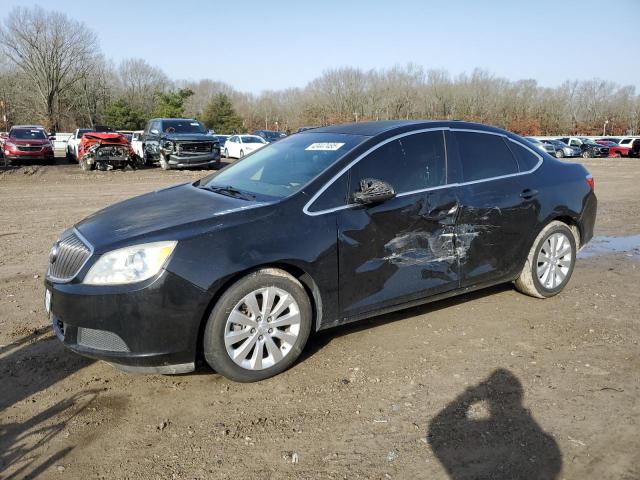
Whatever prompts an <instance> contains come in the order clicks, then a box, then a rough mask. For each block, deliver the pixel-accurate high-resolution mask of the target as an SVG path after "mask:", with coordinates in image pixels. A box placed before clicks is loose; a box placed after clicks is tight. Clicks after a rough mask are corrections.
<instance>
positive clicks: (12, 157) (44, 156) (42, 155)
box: [4, 152, 55, 162]
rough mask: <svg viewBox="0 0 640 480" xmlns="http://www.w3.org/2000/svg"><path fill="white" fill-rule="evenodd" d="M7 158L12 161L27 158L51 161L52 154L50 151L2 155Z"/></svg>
mask: <svg viewBox="0 0 640 480" xmlns="http://www.w3.org/2000/svg"><path fill="white" fill-rule="evenodd" d="M4 157H5V158H6V159H7V160H11V161H12V162H15V161H20V160H23V161H24V160H29V161H53V159H54V158H55V157H54V154H53V152H51V153H38V154H37V155H21V154H18V155H6V154H5V155H4Z"/></svg>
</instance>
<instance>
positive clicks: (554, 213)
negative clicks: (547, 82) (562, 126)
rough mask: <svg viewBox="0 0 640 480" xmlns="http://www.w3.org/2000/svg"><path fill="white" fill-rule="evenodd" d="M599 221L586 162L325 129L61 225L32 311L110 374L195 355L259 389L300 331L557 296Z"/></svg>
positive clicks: (525, 148) (376, 128)
mask: <svg viewBox="0 0 640 480" xmlns="http://www.w3.org/2000/svg"><path fill="white" fill-rule="evenodd" d="M596 208H597V200H596V196H595V193H594V180H593V177H592V176H591V175H590V174H589V172H588V171H587V170H586V169H585V167H584V166H583V165H581V164H577V163H565V162H561V161H559V160H557V159H555V158H554V157H552V156H550V155H548V154H547V153H545V152H542V151H540V150H537V149H534V148H533V147H532V146H531V145H530V144H529V143H528V142H527V141H526V140H524V139H522V138H521V137H519V136H517V135H515V134H513V133H510V132H507V131H504V130H501V129H498V128H495V127H489V126H486V125H482V124H475V123H466V122H458V121H384V122H371V123H357V124H345V125H336V126H329V127H322V128H317V129H314V130H309V131H308V132H302V133H298V134H296V135H291V136H290V137H287V138H284V139H282V140H279V141H278V142H275V143H272V144H269V145H268V146H266V147H264V148H262V149H260V150H258V151H256V152H254V153H252V154H251V155H247V156H246V157H245V158H244V159H242V160H240V161H238V162H234V163H232V164H230V165H229V166H227V167H226V168H224V169H222V170H220V171H219V172H215V173H214V174H211V175H209V176H206V177H204V178H202V179H199V180H197V181H195V182H189V183H183V184H180V185H175V186H172V187H168V188H165V189H164V190H159V191H154V192H151V193H147V194H146V195H142V196H139V197H135V198H132V199H129V200H126V201H124V202H121V203H118V204H115V205H112V206H110V207H107V208H106V209H104V210H102V211H100V212H98V213H95V214H93V215H91V216H89V217H87V218H85V219H84V220H82V221H81V222H79V223H78V224H76V225H75V226H74V227H72V228H70V229H68V230H66V231H65V232H63V233H62V235H61V236H60V238H59V239H58V240H57V241H56V242H55V244H54V245H53V248H52V249H51V252H50V254H49V269H48V272H47V273H46V277H45V287H46V288H45V292H46V293H45V307H46V311H47V312H48V313H49V316H50V321H51V322H52V324H53V329H54V331H55V333H56V335H57V336H58V338H59V339H60V340H61V341H62V342H63V343H64V345H65V346H66V347H68V348H69V349H71V350H73V351H75V352H77V353H79V354H82V355H86V356H89V357H93V358H97V359H102V360H106V361H108V362H111V363H112V364H114V365H115V366H117V367H118V368H121V369H124V370H127V371H132V372H155V373H182V372H189V371H192V370H193V369H194V368H195V364H196V360H197V359H199V358H201V357H203V358H204V360H206V362H208V363H209V365H211V367H213V369H214V370H215V371H217V372H219V373H220V374H222V375H224V376H226V377H228V378H230V379H233V380H237V381H242V382H247V381H256V380H261V379H264V378H267V377H270V376H272V375H275V374H277V373H280V372H282V371H284V370H285V369H286V368H288V367H289V366H291V365H292V364H293V363H294V362H295V360H296V358H297V357H298V356H299V355H300V353H301V352H302V350H303V348H304V346H305V343H306V341H307V338H308V336H309V334H310V332H311V331H318V330H323V329H326V328H329V327H333V326H336V325H341V324H344V323H347V322H352V321H356V320H360V319H363V318H368V317H372V316H375V315H380V314H382V313H385V312H390V311H394V310H399V309H403V308H406V307H410V306H415V305H418V304H422V303H426V302H430V301H434V300H438V299H442V298H446V297H450V296H453V295H457V294H461V293H466V292H470V291H473V290H478V289H481V288H484V287H488V286H491V285H495V284H500V283H505V282H513V283H514V284H515V287H516V288H517V289H518V290H519V291H521V292H523V293H525V294H528V295H531V296H533V297H537V298H547V297H551V296H554V295H556V294H558V293H560V292H561V291H562V290H563V289H564V288H565V286H566V285H567V283H568V282H569V279H570V278H571V274H572V272H573V269H574V266H575V263H576V253H577V251H578V249H580V248H581V247H582V246H584V245H585V244H586V243H587V242H588V241H589V240H590V239H591V237H592V235H593V227H594V223H595V218H596ZM550 321H551V320H550Z"/></svg>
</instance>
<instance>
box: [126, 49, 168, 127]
mask: <svg viewBox="0 0 640 480" xmlns="http://www.w3.org/2000/svg"><path fill="white" fill-rule="evenodd" d="M118 79H119V83H120V88H121V90H122V91H121V94H122V97H123V98H124V99H125V100H126V101H127V102H129V103H130V104H132V105H135V106H137V107H139V108H140V109H141V110H142V111H143V112H144V113H145V114H148V113H150V112H151V111H152V110H153V107H154V106H155V97H156V94H157V93H158V92H164V91H166V90H167V89H169V88H170V87H172V82H171V80H170V79H169V77H167V75H166V74H165V73H164V72H163V71H162V70H161V69H160V68H158V67H154V66H153V65H150V64H149V63H147V62H146V60H143V59H142V58H129V59H126V60H123V61H122V62H121V63H120V66H119V68H118Z"/></svg>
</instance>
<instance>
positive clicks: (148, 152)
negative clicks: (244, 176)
mask: <svg viewBox="0 0 640 480" xmlns="http://www.w3.org/2000/svg"><path fill="white" fill-rule="evenodd" d="M142 139H143V142H144V143H143V146H142V148H143V152H144V157H145V158H144V160H145V163H146V164H150V163H155V162H159V163H160V166H161V167H162V169H163V170H169V169H171V168H184V167H207V168H217V167H219V166H220V142H219V141H218V138H217V137H215V136H214V135H211V134H209V131H208V130H207V129H206V128H205V127H204V125H202V123H200V122H199V121H197V120H194V119H192V118H154V119H152V120H149V123H147V127H146V128H145V130H144V134H143V136H142Z"/></svg>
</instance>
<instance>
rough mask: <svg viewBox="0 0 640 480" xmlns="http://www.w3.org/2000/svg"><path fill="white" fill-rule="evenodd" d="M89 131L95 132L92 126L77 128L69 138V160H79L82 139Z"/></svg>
mask: <svg viewBox="0 0 640 480" xmlns="http://www.w3.org/2000/svg"><path fill="white" fill-rule="evenodd" d="M88 132H93V130H91V129H90V128H76V131H75V132H73V135H71V137H69V140H67V160H69V161H70V162H77V161H78V146H79V145H80V140H82V135H84V134H85V133H88Z"/></svg>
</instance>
